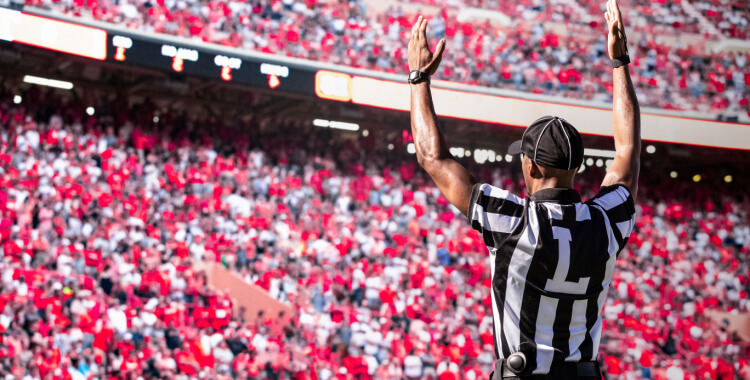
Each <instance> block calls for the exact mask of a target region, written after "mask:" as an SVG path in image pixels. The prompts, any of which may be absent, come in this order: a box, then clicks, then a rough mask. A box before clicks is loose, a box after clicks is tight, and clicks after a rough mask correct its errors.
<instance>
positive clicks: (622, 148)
mask: <svg viewBox="0 0 750 380" xmlns="http://www.w3.org/2000/svg"><path fill="white" fill-rule="evenodd" d="M604 16H605V18H606V19H607V25H608V26H609V36H608V42H609V56H610V58H611V59H612V60H613V61H614V60H615V59H616V58H617V59H618V60H620V61H622V60H623V59H626V58H627V54H628V48H627V45H626V44H627V37H626V36H625V28H624V25H623V22H622V14H621V13H620V8H619V6H618V5H617V1H616V0H608V1H607V13H605V14H604ZM627 60H629V58H627ZM613 66H614V65H613ZM613 70H614V73H613V77H614V91H613V99H612V116H613V120H612V121H613V125H614V137H615V151H616V152H617V153H616V155H615V159H614V161H613V162H612V165H611V166H610V168H609V170H608V171H607V175H606V176H605V177H604V182H603V183H602V186H610V185H617V184H622V185H624V186H625V187H627V188H628V190H630V194H631V195H632V196H633V200H635V198H636V194H637V193H638V173H639V171H640V165H641V159H640V156H641V111H640V108H639V106H638V99H637V98H636V96H635V89H634V88H633V82H632V81H631V79H630V72H629V71H628V65H627V64H622V65H621V66H619V67H617V68H615V69H613Z"/></svg>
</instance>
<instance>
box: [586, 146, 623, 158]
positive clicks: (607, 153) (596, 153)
mask: <svg viewBox="0 0 750 380" xmlns="http://www.w3.org/2000/svg"><path fill="white" fill-rule="evenodd" d="M615 154H616V152H615V151H614V150H606V149H590V148H586V149H584V150H583V155H584V156H586V157H602V158H615Z"/></svg>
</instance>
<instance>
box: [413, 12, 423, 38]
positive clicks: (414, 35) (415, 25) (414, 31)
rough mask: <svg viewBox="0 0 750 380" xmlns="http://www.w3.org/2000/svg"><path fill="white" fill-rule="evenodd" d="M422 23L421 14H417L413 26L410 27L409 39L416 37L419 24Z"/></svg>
mask: <svg viewBox="0 0 750 380" xmlns="http://www.w3.org/2000/svg"><path fill="white" fill-rule="evenodd" d="M421 23H422V16H419V18H417V22H415V23H414V26H412V27H411V39H416V37H417V30H419V29H418V28H419V25H420V24H421Z"/></svg>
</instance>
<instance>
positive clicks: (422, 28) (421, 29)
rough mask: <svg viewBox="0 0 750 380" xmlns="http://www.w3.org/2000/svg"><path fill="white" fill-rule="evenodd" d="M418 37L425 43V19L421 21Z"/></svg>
mask: <svg viewBox="0 0 750 380" xmlns="http://www.w3.org/2000/svg"><path fill="white" fill-rule="evenodd" d="M419 37H420V38H422V39H423V40H425V41H427V19H424V20H422V25H421V26H420V27H419Z"/></svg>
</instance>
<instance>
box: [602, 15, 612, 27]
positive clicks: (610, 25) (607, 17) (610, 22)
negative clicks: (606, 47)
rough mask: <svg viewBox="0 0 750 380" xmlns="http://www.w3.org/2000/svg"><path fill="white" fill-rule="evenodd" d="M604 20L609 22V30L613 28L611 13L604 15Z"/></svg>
mask: <svg viewBox="0 0 750 380" xmlns="http://www.w3.org/2000/svg"><path fill="white" fill-rule="evenodd" d="M604 19H605V20H607V30H609V28H611V27H612V20H610V19H609V13H604Z"/></svg>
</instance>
